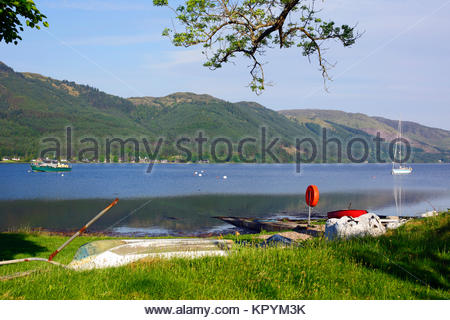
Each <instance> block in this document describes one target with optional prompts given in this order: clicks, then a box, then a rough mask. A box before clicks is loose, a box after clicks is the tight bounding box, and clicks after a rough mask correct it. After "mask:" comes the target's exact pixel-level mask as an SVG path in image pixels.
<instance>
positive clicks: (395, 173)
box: [392, 168, 413, 175]
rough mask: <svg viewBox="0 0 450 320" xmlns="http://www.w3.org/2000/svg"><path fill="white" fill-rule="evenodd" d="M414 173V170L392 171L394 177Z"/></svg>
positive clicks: (400, 169)
mask: <svg viewBox="0 0 450 320" xmlns="http://www.w3.org/2000/svg"><path fill="white" fill-rule="evenodd" d="M412 171H413V169H412V168H394V169H392V174H393V175H402V174H411V173H412Z"/></svg>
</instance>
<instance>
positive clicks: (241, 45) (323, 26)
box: [153, 0, 360, 94]
mask: <svg viewBox="0 0 450 320" xmlns="http://www.w3.org/2000/svg"><path fill="white" fill-rule="evenodd" d="M153 3H154V4H155V5H156V6H169V4H168V0H153ZM314 4H315V1H314V0H186V2H185V3H184V4H183V5H180V6H178V7H177V8H174V9H173V10H174V12H175V14H176V18H177V21H178V22H179V24H180V25H181V27H182V28H183V29H184V30H183V31H182V32H177V31H175V30H171V29H165V30H164V31H163V35H165V36H169V37H170V38H171V40H172V43H173V44H174V45H175V46H184V47H190V46H194V45H200V44H201V45H203V47H204V53H205V54H206V57H207V61H206V62H205V63H204V66H206V67H209V68H210V69H218V68H221V67H222V65H223V64H224V63H227V62H230V59H232V58H234V57H236V54H242V55H244V56H245V57H248V58H250V59H251V60H252V65H251V69H250V74H251V77H252V80H251V81H250V84H249V86H250V88H251V89H252V90H253V91H254V92H256V93H257V94H260V93H261V92H262V91H263V90H264V89H265V85H266V82H265V79H264V71H263V67H262V66H263V63H262V62H261V61H260V60H259V59H260V57H261V56H262V55H263V54H264V53H265V50H266V49H267V48H270V47H272V46H273V45H274V44H275V45H278V46H279V48H281V49H282V48H290V47H292V46H294V45H295V46H297V47H299V48H301V49H302V54H303V55H304V56H307V57H308V58H310V57H311V56H313V55H317V60H318V64H319V67H320V70H321V73H322V77H323V79H324V81H326V80H328V79H329V76H328V69H329V68H331V67H332V66H331V65H330V64H329V63H328V62H327V60H326V59H325V57H324V56H323V50H322V45H323V43H325V42H326V41H328V40H332V39H334V40H336V41H339V42H341V43H342V44H343V45H344V46H351V45H352V44H354V43H355V41H356V40H357V39H358V37H359V36H360V34H358V33H355V31H354V27H349V26H348V25H342V26H340V27H337V26H335V23H334V22H333V21H329V22H324V21H323V20H322V19H321V18H319V17H318V13H319V11H317V10H315V8H314Z"/></svg>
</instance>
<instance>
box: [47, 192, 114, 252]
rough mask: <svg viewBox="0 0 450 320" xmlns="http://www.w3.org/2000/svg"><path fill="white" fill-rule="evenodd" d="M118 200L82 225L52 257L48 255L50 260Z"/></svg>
mask: <svg viewBox="0 0 450 320" xmlns="http://www.w3.org/2000/svg"><path fill="white" fill-rule="evenodd" d="M117 202H119V199H118V198H116V199H115V200H114V201H113V202H111V204H110V205H109V206H107V207H106V208H105V209H103V210H102V211H101V212H100V213H99V214H97V215H96V216H95V217H94V218H92V220H91V221H89V222H88V223H86V225H85V226H84V227H82V228H81V229H80V230H78V231H77V232H76V233H75V234H74V235H73V236H71V237H70V239H69V240H67V241H66V242H64V243H63V244H62V245H61V246H60V247H59V248H58V249H56V250H55V251H54V252H53V253H52V254H51V255H50V257H48V261H52V260H53V258H54V257H55V256H56V255H57V254H58V253H59V252H60V251H61V250H62V249H64V248H65V247H67V245H68V244H69V243H71V242H72V241H73V239H75V238H76V237H78V236H79V235H80V234H82V233H83V232H84V231H85V230H86V229H87V228H89V226H90V225H91V224H93V223H94V222H95V221H97V220H98V219H100V217H101V216H102V215H104V214H105V213H106V212H107V211H108V210H109V209H111V208H112V207H114V206H115V205H116V204H117Z"/></svg>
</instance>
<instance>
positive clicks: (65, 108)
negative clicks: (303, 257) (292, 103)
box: [0, 62, 450, 162]
mask: <svg viewBox="0 0 450 320" xmlns="http://www.w3.org/2000/svg"><path fill="white" fill-rule="evenodd" d="M66 126H70V127H72V128H73V131H74V134H75V138H77V139H78V138H79V139H81V138H82V137H88V136H93V137H99V138H106V137H122V138H127V137H146V138H148V139H149V140H152V141H155V140H156V139H158V137H165V139H166V143H165V144H164V146H163V151H162V153H161V157H165V158H168V157H174V156H177V152H178V151H179V150H176V148H175V147H174V145H173V143H172V142H174V141H176V140H177V139H179V138H180V137H190V138H191V139H192V140H193V138H195V137H196V136H197V134H198V132H199V131H202V132H203V133H204V134H205V136H207V137H208V138H209V140H208V143H210V142H211V141H212V139H214V138H217V137H226V138H229V139H230V140H231V141H232V142H233V144H237V142H238V141H239V139H242V138H245V137H256V138H257V137H259V136H260V134H261V128H262V127H266V128H267V139H272V138H273V137H277V138H279V143H278V144H277V145H276V147H275V148H274V150H275V153H276V154H277V155H278V156H279V158H280V160H281V161H282V162H287V161H292V160H293V156H294V152H295V148H294V147H295V138H304V137H309V138H312V139H314V140H315V141H320V140H321V137H322V132H323V128H326V129H327V130H328V132H329V133H328V136H329V137H337V138H339V139H341V140H342V141H348V140H349V139H351V138H352V137H355V136H361V137H364V138H365V139H367V140H368V141H371V140H372V139H373V138H374V137H375V135H376V133H377V132H380V133H381V135H382V137H383V138H386V139H387V140H390V139H393V138H395V137H396V134H397V133H396V126H397V121H393V120H388V119H384V118H379V117H369V116H366V115H364V114H359V113H358V114H352V113H346V112H343V111H333V110H312V109H299V110H283V111H280V112H276V111H274V110H272V109H268V108H266V107H264V106H262V105H260V104H258V103H255V102H244V101H243V102H236V103H231V102H228V101H224V100H221V99H218V98H215V97H213V96H210V95H207V94H201V95H199V94H194V93H189V92H178V93H174V94H170V95H168V96H165V97H131V98H128V99H125V98H121V97H117V96H114V95H110V94H107V93H104V92H102V91H100V90H98V89H96V88H92V87H90V86H87V85H80V84H77V83H75V82H71V81H67V80H63V81H61V80H55V79H52V78H49V77H45V76H42V75H40V74H35V73H27V72H23V73H20V72H15V71H14V70H13V69H12V68H10V67H8V66H7V65H5V64H3V63H1V62H0V155H9V156H12V155H19V156H22V157H29V158H31V157H34V156H36V155H37V152H38V151H39V148H40V142H39V140H40V139H42V138H43V137H49V136H56V137H61V139H63V135H64V128H65V127H66ZM404 133H405V136H406V137H407V138H408V139H411V141H412V145H413V147H414V158H413V161H415V162H430V161H432V162H435V161H438V160H443V161H450V132H449V131H446V130H443V129H434V128H429V127H425V126H422V125H419V124H416V123H412V122H405V124H404ZM74 140H75V139H74ZM62 141H63V140H62ZM191 142H193V141H191ZM269 142H270V141H269ZM370 147H371V152H370V158H369V161H374V157H375V155H374V152H373V150H372V149H373V144H372V143H370ZM250 149H251V150H250V151H249V152H250V153H251V154H253V156H255V157H256V159H257V160H258V159H260V157H261V154H260V152H259V151H258V150H257V149H258V148H256V147H255V148H253V149H252V148H250ZM306 151H307V150H305V152H306ZM321 152H322V148H321V147H320V145H319V146H318V154H319V155H320V154H321ZM330 153H331V154H332V157H330V160H331V161H335V160H336V157H335V155H333V151H332V150H331V151H330ZM382 153H383V154H384V155H385V156H386V153H387V149H386V146H384V149H383V151H382ZM74 156H76V154H75V155H74ZM206 156H210V155H208V154H207V155H206ZM195 157H196V155H195V154H194V160H195ZM232 160H233V161H238V159H237V156H236V154H233V159H232ZM319 162H320V161H319Z"/></svg>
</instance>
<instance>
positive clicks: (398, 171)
mask: <svg viewBox="0 0 450 320" xmlns="http://www.w3.org/2000/svg"><path fill="white" fill-rule="evenodd" d="M402 139H403V137H402V121H401V120H399V122H398V136H397V139H396V143H395V146H394V162H392V175H395V176H397V175H404V174H411V173H412V171H413V169H412V168H411V167H407V166H405V165H404V164H403V163H402V162H403V156H402V141H403V140H402ZM397 156H398V158H397ZM396 159H398V163H397V165H396V162H395V161H396Z"/></svg>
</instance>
